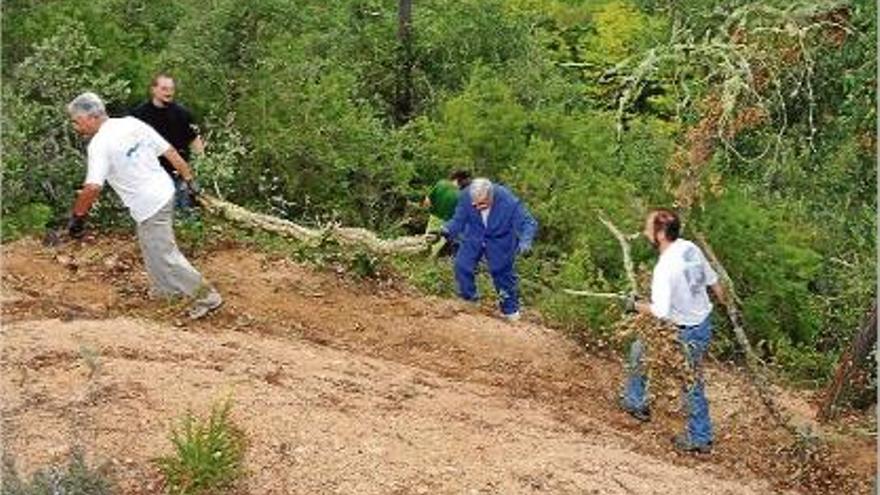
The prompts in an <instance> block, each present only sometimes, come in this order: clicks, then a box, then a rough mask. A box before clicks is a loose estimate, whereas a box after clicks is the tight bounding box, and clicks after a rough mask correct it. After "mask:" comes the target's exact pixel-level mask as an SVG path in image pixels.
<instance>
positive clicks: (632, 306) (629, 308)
mask: <svg viewBox="0 0 880 495" xmlns="http://www.w3.org/2000/svg"><path fill="white" fill-rule="evenodd" d="M638 300H639V296H637V295H635V294H630V295H628V296H626V299H624V301H623V312H624V313H630V314H633V313H638V310H637V309H636V301H638Z"/></svg>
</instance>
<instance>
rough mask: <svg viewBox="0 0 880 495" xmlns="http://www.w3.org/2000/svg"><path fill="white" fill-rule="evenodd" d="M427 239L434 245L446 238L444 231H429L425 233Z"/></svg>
mask: <svg viewBox="0 0 880 495" xmlns="http://www.w3.org/2000/svg"><path fill="white" fill-rule="evenodd" d="M425 237H426V238H427V239H428V242H429V243H430V244H434V243H435V242H437V241H439V240H440V239H442V238H443V237H444V235H443V231H442V230H429V231H427V232H425Z"/></svg>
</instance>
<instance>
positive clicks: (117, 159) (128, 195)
mask: <svg viewBox="0 0 880 495" xmlns="http://www.w3.org/2000/svg"><path fill="white" fill-rule="evenodd" d="M170 147H171V145H170V144H168V141H165V139H163V138H162V136H160V135H159V133H158V132H156V131H155V130H154V129H153V128H152V127H150V126H149V125H147V124H145V123H143V122H141V121H140V120H138V119H136V118H134V117H123V118H120V119H107V120H106V121H105V122H104V123H103V124H102V125H101V127H100V129H98V132H97V134H95V135H94V136H93V137H92V140H91V142H89V146H88V157H89V158H88V160H89V165H88V173H87V174H86V181H85V183H86V184H97V185H99V186H103V185H104V181H107V182H108V183H109V184H110V187H112V188H113V190H114V191H116V194H118V195H119V198H120V199H122V202H123V203H124V204H125V206H127V207H128V210H129V212H130V213H131V217H132V218H134V220H135V221H136V222H138V223H140V222H143V221H144V220H146V219H148V218H150V217H151V216H153V215H154V214H155V213H156V212H157V211H159V209H160V208H162V207H163V206H165V204H167V203H168V201H170V200H171V198H172V197H174V182H173V181H172V180H171V177H170V176H169V175H168V173H167V172H165V170H164V169H163V168H162V166H161V165H159V159H158V157H159V156H160V155H161V154H163V153H165V152H166V151H168V148H170Z"/></svg>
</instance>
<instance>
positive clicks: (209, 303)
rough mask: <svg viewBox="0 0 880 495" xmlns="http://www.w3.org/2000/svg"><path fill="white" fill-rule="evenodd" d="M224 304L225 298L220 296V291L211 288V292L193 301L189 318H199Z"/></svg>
mask: <svg viewBox="0 0 880 495" xmlns="http://www.w3.org/2000/svg"><path fill="white" fill-rule="evenodd" d="M222 304H223V298H222V297H220V293H219V292H217V291H216V290H211V293H210V294H208V295H207V296H205V297H203V298H202V299H199V300H198V301H196V302H195V303H193V305H192V307H190V309H189V319H190V320H198V319H199V318H202V317H204V316H205V315H206V314H208V313H210V312H211V311H214V310H215V309H217V308H219V307H220V306H221V305H222Z"/></svg>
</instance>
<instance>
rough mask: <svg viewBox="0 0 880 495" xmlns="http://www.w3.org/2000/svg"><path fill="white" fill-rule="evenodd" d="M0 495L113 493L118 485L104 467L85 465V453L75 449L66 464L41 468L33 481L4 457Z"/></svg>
mask: <svg viewBox="0 0 880 495" xmlns="http://www.w3.org/2000/svg"><path fill="white" fill-rule="evenodd" d="M0 474H2V476H0V478H2V485H0V495H59V494H64V495H111V494H113V493H116V491H115V486H114V484H113V482H112V481H111V480H110V478H109V476H108V475H107V473H106V472H104V471H103V470H102V469H91V468H89V466H88V465H87V464H86V461H85V453H84V452H83V450H82V449H80V448H75V449H73V450H72V452H71V454H70V458H69V460H68V463H67V465H65V466H50V467H48V468H44V469H40V470H38V471H37V472H36V473H34V475H33V476H32V477H31V480H30V482H25V481H22V480H21V479H20V478H19V476H18V473H17V472H16V470H15V466H14V462H13V461H12V459H11V458H10V457H8V456H4V462H3V469H2V473H0Z"/></svg>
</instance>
